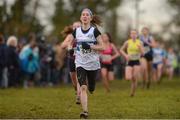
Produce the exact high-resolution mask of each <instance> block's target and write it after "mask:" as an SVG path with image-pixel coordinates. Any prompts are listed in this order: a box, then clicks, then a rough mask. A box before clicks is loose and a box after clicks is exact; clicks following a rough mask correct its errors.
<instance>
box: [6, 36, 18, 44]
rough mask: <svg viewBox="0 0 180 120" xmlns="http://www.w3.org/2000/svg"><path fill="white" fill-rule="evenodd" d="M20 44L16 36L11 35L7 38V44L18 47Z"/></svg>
mask: <svg viewBox="0 0 180 120" xmlns="http://www.w3.org/2000/svg"><path fill="white" fill-rule="evenodd" d="M17 44H18V40H17V38H16V37H15V36H10V37H9V38H8V40H7V46H14V47H16V46H17Z"/></svg>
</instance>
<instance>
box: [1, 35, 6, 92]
mask: <svg viewBox="0 0 180 120" xmlns="http://www.w3.org/2000/svg"><path fill="white" fill-rule="evenodd" d="M5 68H6V44H5V42H4V37H3V35H2V34H0V88H3V87H5V84H4V82H5V78H4V77H5V72H4V71H5Z"/></svg>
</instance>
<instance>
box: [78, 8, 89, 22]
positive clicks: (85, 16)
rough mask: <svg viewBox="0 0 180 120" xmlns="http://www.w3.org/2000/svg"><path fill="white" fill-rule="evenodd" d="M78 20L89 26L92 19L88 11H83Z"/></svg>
mask: <svg viewBox="0 0 180 120" xmlns="http://www.w3.org/2000/svg"><path fill="white" fill-rule="evenodd" d="M80 20H81V22H82V23H83V24H90V22H91V20H92V17H91V15H90V13H89V11H88V10H83V11H82V13H81V17H80Z"/></svg>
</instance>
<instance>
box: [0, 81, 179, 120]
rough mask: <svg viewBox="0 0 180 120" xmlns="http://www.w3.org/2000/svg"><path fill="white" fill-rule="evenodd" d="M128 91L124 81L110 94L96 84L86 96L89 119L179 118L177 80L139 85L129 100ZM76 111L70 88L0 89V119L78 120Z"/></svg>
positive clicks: (113, 85) (63, 86)
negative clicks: (147, 86) (146, 87)
mask: <svg viewBox="0 0 180 120" xmlns="http://www.w3.org/2000/svg"><path fill="white" fill-rule="evenodd" d="M129 91H130V82H128V81H122V80H115V81H113V82H112V84H111V92H110V93H106V92H105V90H104V88H103V86H102V85H101V83H100V82H99V83H97V86H96V91H95V93H94V94H93V95H89V118H92V119H94V118H108V119H111V118H123V119H124V118H143V119H144V118H153V119H156V118H157V119H158V118H171V119H172V118H179V119H180V79H179V80H178V78H176V79H174V80H172V81H168V80H164V81H163V82H162V83H161V84H160V85H156V84H153V86H152V87H151V89H150V90H146V89H145V90H143V89H142V88H141V85H139V86H138V89H137V94H136V96H135V97H133V98H131V97H129ZM80 112H81V106H80V105H76V104H75V92H74V90H73V88H72V86H71V85H62V86H59V87H56V88H30V89H22V88H19V89H15V88H11V89H5V90H0V119H2V118H79V113H80Z"/></svg>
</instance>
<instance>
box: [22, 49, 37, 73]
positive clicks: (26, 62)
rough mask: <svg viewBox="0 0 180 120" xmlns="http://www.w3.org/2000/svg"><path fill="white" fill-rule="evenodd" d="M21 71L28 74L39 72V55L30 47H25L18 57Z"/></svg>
mask: <svg viewBox="0 0 180 120" xmlns="http://www.w3.org/2000/svg"><path fill="white" fill-rule="evenodd" d="M19 57H20V60H21V67H22V70H23V71H24V72H26V73H28V74H33V73H36V72H37V71H38V70H39V54H38V51H35V50H33V49H32V48H31V47H30V46H25V47H24V48H23V50H22V51H21V53H20V55H19Z"/></svg>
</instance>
